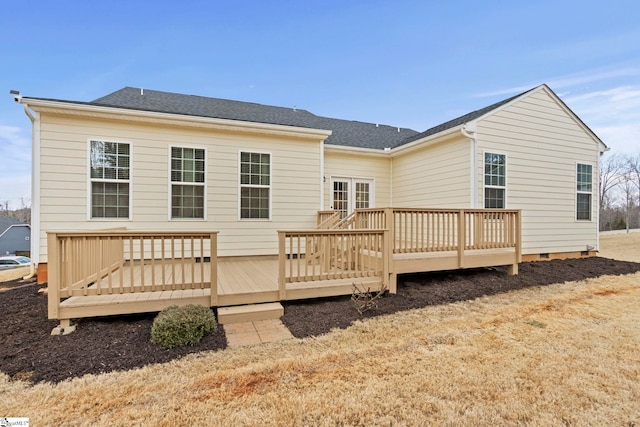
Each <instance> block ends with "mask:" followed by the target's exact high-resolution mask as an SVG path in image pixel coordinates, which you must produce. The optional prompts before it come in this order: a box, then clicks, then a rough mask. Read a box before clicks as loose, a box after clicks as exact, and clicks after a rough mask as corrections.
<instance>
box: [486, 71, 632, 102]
mask: <svg viewBox="0 0 640 427" xmlns="http://www.w3.org/2000/svg"><path fill="white" fill-rule="evenodd" d="M639 75H640V68H637V67H624V68H618V67H614V68H609V69H595V70H589V71H584V72H580V73H574V74H569V75H566V76H558V77H552V78H548V79H545V80H544V81H537V82H532V83H530V84H526V85H520V86H512V87H508V88H503V89H497V90H494V91H489V92H482V93H478V94H476V95H475V96H476V97H478V98H485V97H492V96H500V95H515V94H517V93H519V92H524V91H525V90H528V89H531V88H533V87H536V86H538V85H540V84H541V83H546V84H547V85H548V86H549V87H550V88H551V89H553V90H554V91H555V92H556V93H558V91H559V90H561V89H566V88H570V87H574V86H578V85H584V84H588V83H594V82H599V81H603V80H611V79H618V78H621V77H630V76H639Z"/></svg>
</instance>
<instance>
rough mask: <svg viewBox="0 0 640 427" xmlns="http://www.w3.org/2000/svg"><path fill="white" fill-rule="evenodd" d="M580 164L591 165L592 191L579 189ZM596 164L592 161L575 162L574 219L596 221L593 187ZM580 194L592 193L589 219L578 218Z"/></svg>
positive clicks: (583, 221)
mask: <svg viewBox="0 0 640 427" xmlns="http://www.w3.org/2000/svg"><path fill="white" fill-rule="evenodd" d="M578 165H586V166H591V191H578ZM594 171H595V166H594V165H593V163H591V162H575V165H574V167H573V180H574V181H573V191H574V201H573V221H574V222H580V223H589V222H593V221H594V216H595V215H593V202H594V198H593V189H594V188H595V185H594V180H593V178H594V176H595V173H594ZM578 194H590V195H591V203H590V205H589V219H578Z"/></svg>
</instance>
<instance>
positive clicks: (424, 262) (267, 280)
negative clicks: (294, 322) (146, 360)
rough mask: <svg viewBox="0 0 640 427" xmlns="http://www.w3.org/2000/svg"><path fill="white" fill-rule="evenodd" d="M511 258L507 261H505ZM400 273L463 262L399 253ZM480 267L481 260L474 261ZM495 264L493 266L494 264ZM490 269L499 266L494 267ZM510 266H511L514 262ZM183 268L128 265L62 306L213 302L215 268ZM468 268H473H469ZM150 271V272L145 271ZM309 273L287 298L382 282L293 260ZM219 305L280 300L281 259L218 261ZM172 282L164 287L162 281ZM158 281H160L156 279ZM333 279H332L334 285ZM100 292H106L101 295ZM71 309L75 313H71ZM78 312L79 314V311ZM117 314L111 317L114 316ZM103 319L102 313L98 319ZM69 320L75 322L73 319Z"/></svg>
mask: <svg viewBox="0 0 640 427" xmlns="http://www.w3.org/2000/svg"><path fill="white" fill-rule="evenodd" d="M512 251H513V249H507V250H505V249H492V250H474V251H465V257H467V256H468V257H469V260H470V261H472V260H473V259H474V258H473V257H474V256H475V257H479V258H478V261H477V263H478V265H481V264H482V263H484V262H485V260H488V259H489V258H486V257H487V256H493V257H498V258H497V262H502V261H505V260H506V261H508V260H509V259H510V258H509V252H512ZM505 256H506V258H505ZM394 260H395V261H394V262H395V263H396V268H397V269H396V272H398V273H403V272H415V271H433V270H438V269H442V268H441V267H442V266H443V265H448V264H443V262H444V260H451V265H455V263H454V261H455V262H457V253H456V252H449V251H443V252H435V253H433V252H431V253H424V252H423V253H400V254H394ZM474 262H475V261H474ZM490 262H492V261H490ZM490 262H489V263H488V264H486V265H499V264H495V263H494V264H491V263H490ZM509 262H510V261H509ZM184 267H185V265H183V264H182V263H176V264H174V265H172V263H171V262H165V263H162V262H161V261H156V262H153V263H152V262H149V261H147V262H146V263H145V264H144V266H143V265H142V264H141V263H139V262H136V263H134V265H133V266H131V265H126V266H124V267H122V268H120V269H119V270H116V271H115V272H113V273H112V274H111V275H110V276H107V277H103V278H101V279H100V280H99V281H97V282H96V283H94V284H92V285H91V286H90V287H89V288H88V291H89V293H98V292H99V293H100V294H99V295H83V294H84V293H85V292H87V289H85V290H83V289H79V290H76V291H75V293H76V296H72V297H70V298H67V299H66V300H64V301H62V302H61V303H60V308H61V310H62V309H64V310H65V313H78V315H79V316H80V315H82V316H83V317H86V316H88V315H89V314H87V313H93V312H94V311H92V309H91V307H94V308H95V313H102V314H110V313H111V312H110V311H109V310H110V309H109V307H107V306H110V305H111V306H113V307H116V308H114V311H113V313H117V314H122V313H136V312H144V311H159V310H160V309H162V308H164V307H166V306H168V305H170V304H174V303H181V304H187V303H198V304H207V303H208V302H210V298H211V295H210V287H209V283H210V280H211V277H210V275H211V265H210V263H208V262H205V263H204V264H200V263H196V264H194V265H193V266H191V265H189V264H186V267H187V268H184ZM467 267H472V265H468V266H467ZM143 268H144V271H143ZM298 270H300V271H301V273H306V274H308V278H309V281H300V282H295V283H287V298H288V299H298V298H317V297H322V296H332V295H344V294H349V293H350V292H351V288H352V282H355V281H361V282H363V283H364V282H366V283H372V284H373V283H374V282H378V283H380V282H379V281H380V280H381V277H379V276H372V277H362V278H355V277H354V278H350V277H349V272H344V277H343V275H342V274H341V273H340V272H339V271H337V272H335V273H336V274H333V273H331V275H327V276H326V277H324V279H325V280H324V281H322V282H317V281H314V280H312V277H314V278H316V279H319V278H320V274H319V273H318V274H315V270H316V266H313V265H309V264H307V263H306V262H305V261H304V260H299V259H296V260H289V261H288V263H287V266H286V271H287V273H288V274H289V273H292V274H294V275H296V274H297V271H298ZM217 275H218V283H217V290H218V301H219V303H218V305H219V306H225V305H241V304H253V303H262V302H276V301H279V299H280V298H279V289H278V259H277V258H275V257H274V258H271V257H269V258H264V259H242V258H236V259H225V258H220V259H218V269H217ZM163 276H164V279H165V281H166V283H165V284H164V285H163V284H162V279H163ZM183 277H184V280H185V282H187V283H189V282H191V280H192V279H193V281H194V282H195V283H194V284H193V287H191V286H190V285H188V286H187V287H182V285H181V282H182V279H183ZM153 279H155V281H154V280H153ZM328 279H331V280H328ZM98 287H99V288H100V289H99V290H98ZM69 310H71V311H69ZM74 310H75V311H74ZM113 313H111V314H113ZM93 315H99V314H93ZM69 317H73V316H72V315H71V314H70V315H69Z"/></svg>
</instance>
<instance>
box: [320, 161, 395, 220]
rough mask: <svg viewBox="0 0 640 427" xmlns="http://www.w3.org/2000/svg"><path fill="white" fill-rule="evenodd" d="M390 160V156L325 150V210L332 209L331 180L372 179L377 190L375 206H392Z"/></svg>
mask: <svg viewBox="0 0 640 427" xmlns="http://www.w3.org/2000/svg"><path fill="white" fill-rule="evenodd" d="M389 167H390V159H389V157H388V156H384V157H382V156H372V155H364V154H356V153H343V152H336V151H329V150H325V153H324V176H325V178H326V179H325V182H324V186H323V187H324V209H331V203H332V201H331V178H332V177H334V178H335V177H341V178H362V179H372V180H373V181H374V188H375V199H374V204H375V206H371V207H386V206H391V197H390V193H389V190H390V183H389Z"/></svg>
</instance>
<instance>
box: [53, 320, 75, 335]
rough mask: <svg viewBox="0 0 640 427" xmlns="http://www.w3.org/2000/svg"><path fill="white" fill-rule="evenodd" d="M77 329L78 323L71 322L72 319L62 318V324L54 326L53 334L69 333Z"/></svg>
mask: <svg viewBox="0 0 640 427" xmlns="http://www.w3.org/2000/svg"><path fill="white" fill-rule="evenodd" d="M75 330H76V325H72V324H71V319H60V325H58V326H56V327H55V328H53V330H52V331H51V335H69V334H70V333H72V332H74V331H75Z"/></svg>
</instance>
